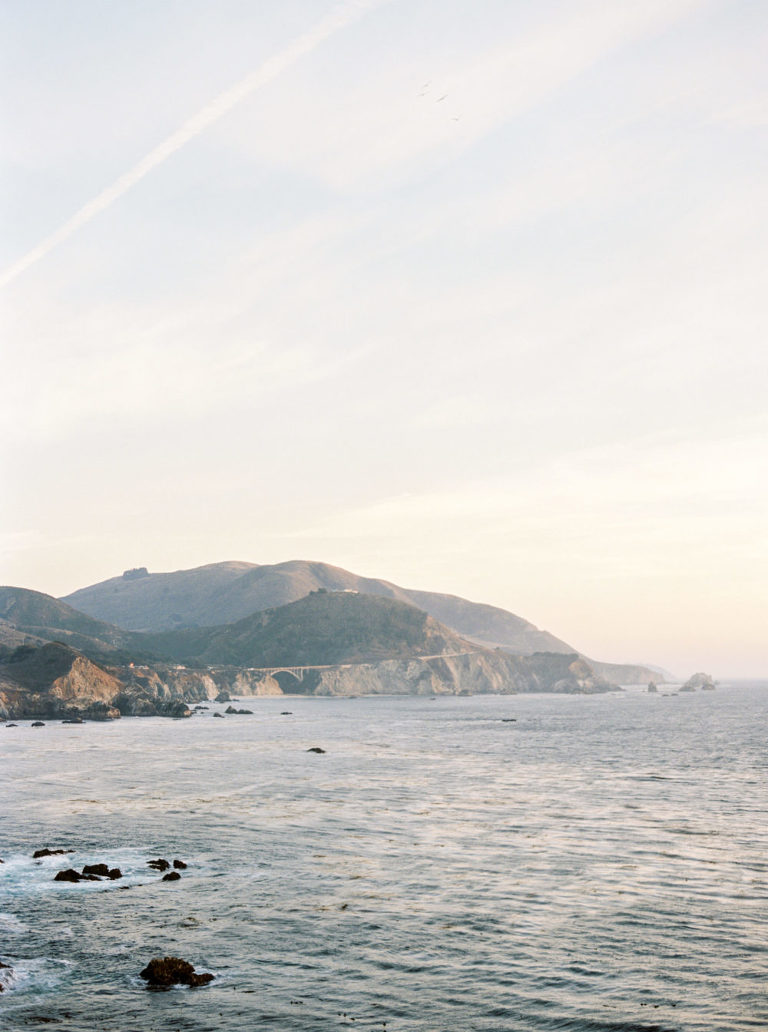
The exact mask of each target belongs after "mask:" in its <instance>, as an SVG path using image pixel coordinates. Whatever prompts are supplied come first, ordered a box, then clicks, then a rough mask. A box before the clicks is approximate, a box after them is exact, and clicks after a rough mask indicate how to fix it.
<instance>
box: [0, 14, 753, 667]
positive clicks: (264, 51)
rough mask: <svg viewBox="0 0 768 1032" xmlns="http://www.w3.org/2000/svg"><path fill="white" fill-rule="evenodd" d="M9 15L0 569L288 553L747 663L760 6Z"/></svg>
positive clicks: (576, 628) (65, 587)
mask: <svg viewBox="0 0 768 1032" xmlns="http://www.w3.org/2000/svg"><path fill="white" fill-rule="evenodd" d="M0 39H2V44H0V46H1V47H2V58H3V59H2V62H0V64H1V65H2V73H1V75H2V80H3V81H2V97H3V98H4V99H3V101H2V105H3V108H2V138H3V147H2V148H1V152H2V153H1V154H0V177H1V178H0V187H2V196H3V198H4V200H3V202H2V222H3V225H2V234H0V283H2V284H3V285H2V288H0V312H1V317H2V337H3V345H2V348H3V355H2V370H3V374H4V375H3V381H4V385H5V390H4V391H3V404H2V406H1V407H0V441H1V442H2V445H1V446H0V450H1V453H2V479H3V496H2V501H1V503H0V517H1V519H2V524H1V526H0V582H2V583H5V584H16V585H20V586H23V587H29V588H34V589H37V590H40V591H45V592H48V593H50V594H54V595H61V594H65V593H68V592H70V591H73V590H74V589H76V588H79V587H83V586H85V585H87V584H91V583H93V582H95V581H100V580H103V579H105V578H107V577H110V576H114V575H116V574H119V573H121V572H122V571H123V570H124V569H126V568H128V567H132V566H147V567H148V568H149V569H150V570H151V571H158V572H159V571H165V570H174V569H183V568H188V567H192V566H198V565H201V564H203V563H209V562H216V561H223V560H228V559H242V560H247V561H250V562H256V563H274V562H281V561H283V560H288V559H316V560H321V561H324V562H329V563H333V564H335V565H339V566H343V567H345V568H347V569H350V570H353V571H354V572H356V573H361V574H365V575H370V576H377V577H384V578H386V579H389V580H393V581H395V582H397V583H399V584H402V585H404V586H406V587H412V588H421V589H424V590H433V591H446V592H451V593H454V594H458V595H463V596H464V597H467V598H471V599H473V600H475V601H481V602H488V603H491V604H494V605H499V606H502V607H504V608H506V609H509V610H511V611H512V612H515V613H517V614H518V615H520V616H523V617H525V618H527V619H529V620H531V621H532V622H533V623H535V624H536V625H537V626H539V627H543V628H546V629H547V630H549V631H551V632H553V633H554V634H556V635H558V636H559V637H562V638H564V639H565V640H566V641H569V642H570V643H571V644H573V645H574V646H576V647H577V648H579V649H580V650H582V651H584V652H585V653H587V654H588V655H591V656H593V657H595V658H599V659H603V660H612V661H618V662H633V661H642V662H650V663H657V664H660V665H662V666H665V667H667V668H669V669H671V670H672V671H674V672H676V673H679V674H680V675H683V676H688V675H689V674H690V673H692V672H693V671H694V670H706V671H708V672H711V673H713V674H714V675H715V676H719V677H729V676H732V677H733V676H760V675H762V676H768V634H766V624H767V623H768V621H767V620H766V614H767V613H768V534H767V530H768V475H767V474H768V412H767V409H766V397H768V358H767V357H766V333H765V328H766V311H767V309H768V285H767V284H766V267H767V266H768V261H767V259H768V5H766V4H765V3H763V2H762V0H617V2H614V3H607V2H606V0H599V2H597V0H567V2H566V0H560V2H556V0H535V2H534V0H525V2H523V0H475V2H473V3H471V4H469V3H465V2H458V0H359V2H351V3H341V4H338V5H334V4H333V3H331V2H328V0H280V2H277V0H274V2H268V0H263V2H254V0H184V2H183V3H182V2H171V0H115V2H111V3H107V2H105V0H68V2H67V3H61V2H59V0H6V2H5V3H4V4H3V5H2V7H0Z"/></svg>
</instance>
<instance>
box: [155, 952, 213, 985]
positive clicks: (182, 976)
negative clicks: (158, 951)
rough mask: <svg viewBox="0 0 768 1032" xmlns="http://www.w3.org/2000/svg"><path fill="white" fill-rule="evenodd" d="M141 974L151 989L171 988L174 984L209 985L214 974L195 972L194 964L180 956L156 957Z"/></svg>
mask: <svg viewBox="0 0 768 1032" xmlns="http://www.w3.org/2000/svg"><path fill="white" fill-rule="evenodd" d="M139 975H140V976H141V978H143V979H145V980H146V982H147V984H148V988H150V989H170V988H171V986H172V985H188V986H199V985H207V983H208V982H212V981H213V975H211V974H209V973H208V972H206V973H204V974H202V975H198V974H195V968H194V966H193V965H192V964H190V963H189V961H188V960H182V959H181V958H180V957H163V958H162V959H160V958H159V957H156V958H155V959H154V960H150V962H149V964H147V966H146V967H145V968H144V970H143V971H140V972H139Z"/></svg>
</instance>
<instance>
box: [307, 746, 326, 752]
mask: <svg viewBox="0 0 768 1032" xmlns="http://www.w3.org/2000/svg"><path fill="white" fill-rule="evenodd" d="M307 752H315V753H324V752H325V749H321V748H320V746H319V745H313V746H311V748H309V749H307Z"/></svg>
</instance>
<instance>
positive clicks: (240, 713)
mask: <svg viewBox="0 0 768 1032" xmlns="http://www.w3.org/2000/svg"><path fill="white" fill-rule="evenodd" d="M224 712H225V713H232V714H236V715H237V716H244V715H245V714H246V713H253V710H252V709H235V707H234V706H227V708H226V709H225V710H224Z"/></svg>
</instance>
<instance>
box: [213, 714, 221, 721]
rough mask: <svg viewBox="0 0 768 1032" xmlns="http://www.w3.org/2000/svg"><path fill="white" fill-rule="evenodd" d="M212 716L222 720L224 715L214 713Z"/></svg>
mask: <svg viewBox="0 0 768 1032" xmlns="http://www.w3.org/2000/svg"><path fill="white" fill-rule="evenodd" d="M213 715H214V717H221V718H222V720H223V719H224V714H223V713H214V714H213Z"/></svg>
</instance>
